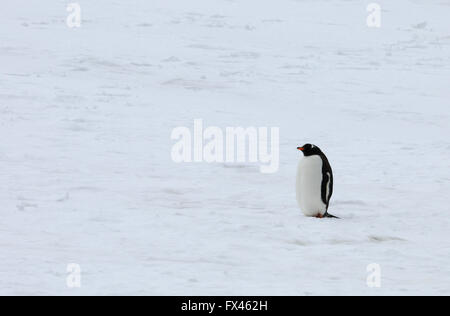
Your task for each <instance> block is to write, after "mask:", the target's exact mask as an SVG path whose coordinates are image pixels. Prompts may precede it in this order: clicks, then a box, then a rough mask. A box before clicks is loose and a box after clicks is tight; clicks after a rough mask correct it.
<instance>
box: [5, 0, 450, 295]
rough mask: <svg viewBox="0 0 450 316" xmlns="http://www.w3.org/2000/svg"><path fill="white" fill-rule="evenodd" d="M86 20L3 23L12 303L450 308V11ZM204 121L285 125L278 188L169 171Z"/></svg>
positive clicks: (331, 10)
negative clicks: (417, 299) (306, 158)
mask: <svg viewBox="0 0 450 316" xmlns="http://www.w3.org/2000/svg"><path fill="white" fill-rule="evenodd" d="M70 2H71V1H61V0H58V1H55V0H40V1H37V0H31V1H30V0H26V1H25V0H14V1H2V3H1V5H0V7H1V10H0V21H1V27H0V135H1V141H0V216H1V218H0V294H6V295H120V294H122V295H352V294H359V295H397V294H399V295H418V294H425V295H445V294H446V295H449V294H450V238H449V237H450V219H449V211H450V207H449V190H450V159H449V158H450V140H449V135H450V119H449V106H450V103H449V102H450V85H449V83H450V19H449V16H450V1H448V0H427V1H425V0H423V1H420V0H416V1H413V0H398V1H387V0H380V1H378V3H379V4H380V5H381V7H382V15H381V18H382V25H381V28H369V27H368V26H367V25H366V18H367V16H368V14H369V13H368V12H366V6H367V4H369V3H370V2H372V1H357V0H345V1H344V0H329V1H326V0H278V1H269V0H245V1H237V0H189V1H182V0H170V1H168V0H152V1H145V0H129V1H119V0H108V1H106V0H96V1H87V0H80V1H79V4H80V5H81V8H82V27H81V28H79V29H70V28H68V27H67V25H66V17H67V15H68V14H69V13H68V12H67V11H66V6H67V4H68V3H70ZM199 118H200V119H203V121H204V124H205V126H218V127H221V128H225V127H228V126H231V127H234V126H242V127H249V126H255V127H259V126H267V127H279V128H280V168H279V171H278V172H277V173H274V174H263V173H260V172H259V166H258V165H256V164H252V163H235V164H223V163H212V164H208V163H192V164H187V163H181V164H177V163H174V162H173V161H172V159H171V148H172V146H173V144H174V143H175V141H173V140H171V139H170V135H171V132H172V130H173V128H175V127H178V126H186V127H189V128H191V129H192V128H193V122H194V119H199ZM307 142H311V143H314V144H316V145H318V146H320V147H321V149H322V150H323V151H324V152H325V154H326V155H327V156H328V158H329V160H330V163H331V165H332V167H333V171H334V181H335V187H334V195H333V198H332V201H331V205H330V209H329V210H330V213H332V214H335V215H337V216H339V217H341V220H319V219H315V218H307V217H304V216H303V215H302V213H301V211H300V210H299V209H298V207H297V205H296V199H295V174H296V167H297V163H298V159H299V158H300V155H301V153H299V152H298V151H297V150H296V147H297V146H300V145H303V144H304V143H307ZM70 263H77V264H79V265H80V266H81V269H82V273H81V280H82V284H81V288H68V287H67V285H66V278H67V276H68V274H67V272H66V267H67V265H68V264H70ZM372 263H377V264H379V265H380V267H381V280H382V281H381V282H382V283H381V287H380V288H370V287H368V286H367V284H366V278H367V276H368V272H367V271H366V267H367V266H368V265H369V264H372Z"/></svg>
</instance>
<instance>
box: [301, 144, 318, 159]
mask: <svg viewBox="0 0 450 316" xmlns="http://www.w3.org/2000/svg"><path fill="white" fill-rule="evenodd" d="M297 149H298V150H300V151H301V152H302V153H303V155H305V157H307V156H313V155H320V154H321V153H322V151H321V150H320V148H319V147H317V146H316V145H312V144H305V145H303V146H302V147H297Z"/></svg>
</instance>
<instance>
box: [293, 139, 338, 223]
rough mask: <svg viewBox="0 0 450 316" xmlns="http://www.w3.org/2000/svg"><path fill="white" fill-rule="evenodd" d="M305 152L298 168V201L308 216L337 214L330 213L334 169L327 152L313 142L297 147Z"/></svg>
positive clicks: (319, 216)
mask: <svg viewBox="0 0 450 316" xmlns="http://www.w3.org/2000/svg"><path fill="white" fill-rule="evenodd" d="M297 149H298V150H300V151H302V152H303V155H304V157H303V158H302V159H301V160H300V162H299V164H298V169H297V187H296V189H297V190H296V191H297V203H298V206H299V207H300V209H301V210H302V211H303V213H304V214H305V215H306V216H315V217H318V218H323V217H333V218H336V216H333V215H330V214H328V205H329V204H330V199H331V195H332V194H333V171H332V170H331V166H330V163H329V162H328V159H327V157H326V156H325V154H324V153H323V152H322V151H321V150H320V148H319V147H317V146H315V145H311V144H306V145H303V146H302V147H297Z"/></svg>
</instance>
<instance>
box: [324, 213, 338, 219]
mask: <svg viewBox="0 0 450 316" xmlns="http://www.w3.org/2000/svg"><path fill="white" fill-rule="evenodd" d="M323 217H325V218H337V219H340V218H339V217H337V216H334V215H331V214H329V213H328V212H326V213H325V215H324V216H323Z"/></svg>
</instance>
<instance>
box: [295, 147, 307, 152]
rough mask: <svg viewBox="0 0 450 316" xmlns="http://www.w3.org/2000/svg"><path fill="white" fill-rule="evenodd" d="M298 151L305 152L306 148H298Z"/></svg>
mask: <svg viewBox="0 0 450 316" xmlns="http://www.w3.org/2000/svg"><path fill="white" fill-rule="evenodd" d="M297 149H298V150H300V151H303V150H305V148H303V147H297Z"/></svg>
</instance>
